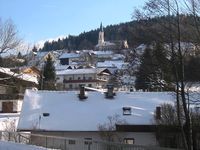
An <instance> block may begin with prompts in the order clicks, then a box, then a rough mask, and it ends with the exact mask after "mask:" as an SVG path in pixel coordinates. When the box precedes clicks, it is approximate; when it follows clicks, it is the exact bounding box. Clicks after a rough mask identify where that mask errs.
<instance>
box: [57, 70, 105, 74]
mask: <svg viewBox="0 0 200 150" xmlns="http://www.w3.org/2000/svg"><path fill="white" fill-rule="evenodd" d="M105 69H106V68H83V69H65V70H58V71H56V75H73V74H98V73H101V72H102V71H104V70H105Z"/></svg>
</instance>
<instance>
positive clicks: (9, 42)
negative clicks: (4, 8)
mask: <svg viewBox="0 0 200 150" xmlns="http://www.w3.org/2000/svg"><path fill="white" fill-rule="evenodd" d="M20 43H21V39H19V37H18V34H17V30H16V27H15V25H14V24H13V22H12V20H6V21H5V22H3V21H2V20H1V18H0V56H1V54H2V53H6V52H8V51H9V50H13V49H15V48H17V47H18V46H19V45H20Z"/></svg>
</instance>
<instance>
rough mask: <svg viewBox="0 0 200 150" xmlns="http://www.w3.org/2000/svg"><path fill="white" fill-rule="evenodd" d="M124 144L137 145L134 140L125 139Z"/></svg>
mask: <svg viewBox="0 0 200 150" xmlns="http://www.w3.org/2000/svg"><path fill="white" fill-rule="evenodd" d="M124 143H125V144H135V139H134V138H124Z"/></svg>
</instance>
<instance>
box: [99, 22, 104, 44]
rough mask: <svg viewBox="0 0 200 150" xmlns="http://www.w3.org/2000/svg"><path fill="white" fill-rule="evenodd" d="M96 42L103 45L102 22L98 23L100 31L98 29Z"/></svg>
mask: <svg viewBox="0 0 200 150" xmlns="http://www.w3.org/2000/svg"><path fill="white" fill-rule="evenodd" d="M98 44H99V45H103V44H104V32H103V26H102V22H101V24H100V31H99V40H98Z"/></svg>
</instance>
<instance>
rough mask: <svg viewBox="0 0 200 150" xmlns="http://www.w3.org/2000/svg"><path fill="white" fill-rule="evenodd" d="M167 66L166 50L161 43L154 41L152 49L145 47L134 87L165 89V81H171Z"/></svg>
mask: <svg viewBox="0 0 200 150" xmlns="http://www.w3.org/2000/svg"><path fill="white" fill-rule="evenodd" d="M169 66H170V65H169V61H168V59H167V53H166V50H165V49H164V48H163V46H162V44H161V43H156V44H155V45H154V46H153V49H151V48H147V49H146V50H145V52H144V54H143V56H142V58H141V65H140V67H139V71H138V72H137V75H136V82H135V84H136V85H135V86H136V89H137V90H139V89H142V90H151V91H152V90H153V91H154V90H162V89H165V90H167V89H168V87H167V84H166V83H170V82H171V76H172V74H171V71H170V70H171V68H170V67H169Z"/></svg>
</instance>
